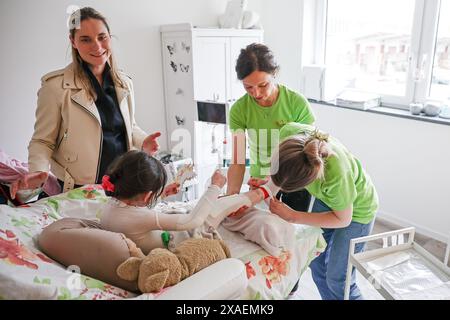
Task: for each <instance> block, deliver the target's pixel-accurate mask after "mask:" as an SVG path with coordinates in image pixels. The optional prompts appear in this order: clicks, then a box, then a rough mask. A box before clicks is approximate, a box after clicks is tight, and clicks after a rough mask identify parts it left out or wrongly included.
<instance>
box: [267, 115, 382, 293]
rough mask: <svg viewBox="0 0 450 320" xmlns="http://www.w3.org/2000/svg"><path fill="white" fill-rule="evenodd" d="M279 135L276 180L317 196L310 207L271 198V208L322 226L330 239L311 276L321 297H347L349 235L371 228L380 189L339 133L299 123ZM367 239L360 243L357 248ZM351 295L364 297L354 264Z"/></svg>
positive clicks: (287, 188)
mask: <svg viewBox="0 0 450 320" xmlns="http://www.w3.org/2000/svg"><path fill="white" fill-rule="evenodd" d="M280 139H284V141H282V142H281V144H280V145H279V150H278V152H276V153H275V154H274V157H273V159H272V167H273V168H274V169H273V172H272V174H271V180H272V183H273V184H274V185H276V186H278V187H279V188H280V189H281V190H282V191H285V192H293V191H296V190H300V189H306V190H307V191H308V192H309V193H310V194H311V195H313V196H314V197H315V198H316V201H315V203H314V206H313V207H312V210H311V211H312V212H311V213H308V212H303V211H296V210H294V209H292V208H290V207H288V206H287V205H286V204H284V203H283V202H281V201H279V200H277V199H275V198H272V199H271V201H270V211H271V212H272V213H274V214H276V215H278V216H280V217H281V218H283V219H284V220H286V221H289V222H291V223H300V224H307V225H313V226H317V227H321V228H322V229H323V231H324V233H323V235H324V237H325V240H326V241H327V244H328V245H327V248H326V250H325V251H324V252H323V253H322V254H321V255H320V256H319V257H317V258H316V259H315V260H313V262H312V263H311V265H310V267H311V271H312V276H313V279H314V282H315V283H316V285H317V288H318V289H319V292H320V294H321V296H322V299H326V300H334V299H343V298H344V286H345V278H346V270H347V259H348V251H349V243H350V239H352V238H357V237H362V236H366V235H368V234H370V232H371V230H372V226H373V222H374V219H375V214H376V211H377V209H378V196H377V192H376V190H375V187H374V185H373V183H372V181H371V179H370V177H369V175H368V174H367V173H366V172H365V170H364V169H363V167H362V165H361V163H360V161H359V160H358V159H356V158H355V157H354V156H353V155H352V154H351V153H350V152H349V151H348V150H347V149H346V148H345V146H344V145H342V144H341V143H340V142H339V141H338V140H337V139H335V138H333V137H330V136H328V135H326V134H324V133H321V132H319V131H318V130H316V129H315V128H314V127H312V126H309V125H304V124H299V123H289V124H287V125H285V126H284V127H283V128H282V129H281V131H280ZM274 164H277V165H278V170H276V171H275V168H276V167H277V166H276V165H274ZM318 212H320V214H319V213H318ZM364 245H365V244H358V245H357V246H356V252H361V251H363V250H364ZM350 299H362V295H361V293H360V291H359V289H358V286H357V285H356V282H355V270H353V272H352V283H351V289H350Z"/></svg>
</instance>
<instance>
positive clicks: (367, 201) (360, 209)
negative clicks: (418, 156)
mask: <svg viewBox="0 0 450 320" xmlns="http://www.w3.org/2000/svg"><path fill="white" fill-rule="evenodd" d="M314 130H315V128H314V127H313V126H309V125H302V124H299V123H289V124H287V125H285V126H284V127H283V128H282V129H281V131H280V141H281V140H284V139H286V138H288V137H290V136H293V135H296V134H302V133H306V134H309V133H312V132H313V131H314ZM328 145H329V146H330V148H331V150H332V151H333V153H334V154H333V155H331V156H329V157H328V158H327V159H326V160H325V170H324V171H325V172H324V178H323V179H317V180H315V181H313V182H312V183H310V184H309V185H307V186H306V187H305V188H306V190H308V192H309V193H311V194H312V195H313V196H315V197H316V198H317V199H320V200H322V201H323V202H324V203H325V204H326V205H328V206H329V207H330V208H331V209H333V210H344V209H346V208H348V207H349V206H350V204H353V215H352V221H355V222H359V223H362V224H367V223H369V222H371V221H372V220H373V218H374V217H375V214H376V212H377V209H378V195H377V191H376V190H375V186H374V185H373V183H372V180H371V179H370V176H369V175H368V174H367V173H366V172H365V171H364V169H363V168H362V166H361V163H360V162H359V160H358V159H356V158H355V157H354V156H353V155H352V154H351V153H350V152H349V151H348V150H347V148H346V147H345V146H344V145H343V144H341V143H340V142H339V141H338V140H337V139H335V138H333V137H331V136H330V137H329V138H328Z"/></svg>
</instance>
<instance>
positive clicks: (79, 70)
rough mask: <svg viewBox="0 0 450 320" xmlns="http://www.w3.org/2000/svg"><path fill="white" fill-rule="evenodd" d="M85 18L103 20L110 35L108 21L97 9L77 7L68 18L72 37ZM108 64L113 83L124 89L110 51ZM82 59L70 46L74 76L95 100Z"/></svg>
mask: <svg viewBox="0 0 450 320" xmlns="http://www.w3.org/2000/svg"><path fill="white" fill-rule="evenodd" d="M87 19H96V20H100V21H102V22H103V24H104V25H105V27H106V29H107V30H108V33H109V35H111V32H110V30H109V25H108V22H107V21H106V18H105V17H104V16H103V15H102V14H101V13H100V12H98V11H97V10H95V9H93V8H91V7H84V8H81V9H78V10H76V11H74V12H73V13H72V15H71V16H70V20H69V26H70V31H69V32H70V36H71V37H72V39H75V32H76V30H77V29H79V28H80V24H81V22H82V21H83V20H87ZM108 62H109V66H110V68H111V77H112V79H113V81H114V85H115V86H118V87H121V88H124V89H126V88H127V86H126V84H125V82H124V81H123V80H122V79H121V78H120V76H119V72H118V69H117V65H116V61H115V58H114V54H113V52H112V51H111V55H110V57H109V61H108ZM82 63H83V60H82V59H81V56H80V54H79V53H78V50H77V49H75V48H74V47H73V46H72V65H73V69H74V72H75V75H76V77H78V78H79V79H80V80H81V83H82V85H83V86H84V88H85V89H86V91H87V92H88V93H89V95H90V96H91V97H92V98H93V99H94V100H95V97H96V93H95V90H94V88H93V86H92V84H91V82H90V81H89V78H88V76H87V74H86V72H85V71H84V70H83V66H82Z"/></svg>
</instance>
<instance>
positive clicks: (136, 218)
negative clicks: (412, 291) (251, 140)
mask: <svg viewBox="0 0 450 320" xmlns="http://www.w3.org/2000/svg"><path fill="white" fill-rule="evenodd" d="M166 180H167V177H166V171H165V169H164V167H163V165H162V164H161V162H159V161H158V160H157V159H155V158H153V157H151V156H149V155H147V154H146V153H145V152H140V151H129V152H127V153H125V154H124V155H122V156H120V157H119V158H117V159H116V160H115V161H114V162H113V163H112V164H111V165H110V167H109V168H108V170H107V175H105V176H104V177H103V183H102V185H103V188H104V189H105V193H106V194H107V195H108V196H111V199H110V200H108V202H107V204H106V206H105V208H104V210H103V212H102V215H101V218H100V223H101V226H102V228H103V229H106V230H109V231H114V232H119V233H123V234H125V236H126V237H128V238H129V239H131V240H133V241H134V242H135V243H136V245H137V246H138V247H139V248H140V249H142V251H143V252H144V254H147V253H148V252H149V251H150V250H152V249H153V248H156V247H161V246H162V245H163V244H164V243H163V241H162V240H163V239H162V238H161V235H162V233H161V232H156V231H155V230H165V231H188V230H189V231H190V232H189V235H188V233H187V232H172V233H171V236H172V238H174V237H175V238H177V236H179V237H180V238H178V239H175V240H174V242H179V241H181V240H183V239H184V238H186V237H188V236H203V237H212V238H217V237H220V236H219V235H218V233H217V232H216V228H217V227H218V225H219V224H220V223H221V222H222V220H224V219H225V218H226V217H227V216H230V214H232V213H234V212H236V211H239V212H241V211H242V208H243V207H244V208H245V207H252V206H253V205H254V204H256V203H258V202H260V201H262V200H263V199H266V198H268V197H269V195H270V194H271V192H270V190H269V188H268V187H267V186H262V187H260V188H257V189H255V190H252V191H249V192H247V193H245V194H235V195H232V196H227V197H219V195H220V192H221V188H222V187H223V186H224V185H225V182H226V178H225V177H224V176H223V175H222V174H221V173H220V172H219V171H218V170H217V171H216V172H214V174H213V176H212V178H211V185H210V186H209V187H208V189H207V191H206V192H205V193H204V194H203V196H202V197H201V198H200V199H199V201H198V202H197V204H196V206H195V207H194V208H193V209H192V210H191V212H190V213H188V214H185V213H178V214H177V213H173V214H165V213H158V212H157V211H156V210H153V209H151V208H149V207H151V206H152V205H153V204H154V203H155V202H156V201H157V199H158V198H159V197H160V196H161V194H162V192H163V189H164V186H165V184H166V182H167V181H166ZM239 209H241V210H239ZM271 216H273V217H275V218H276V219H278V220H279V221H278V222H279V224H281V225H283V226H278V225H277V224H276V223H273V220H272V219H267V220H266V221H267V222H268V223H267V224H266V223H259V224H260V225H258V230H256V231H255V228H254V227H253V228H251V232H248V234H245V228H246V226H245V225H244V228H243V229H244V231H242V230H241V232H242V233H244V237H246V238H247V239H248V240H252V241H254V242H257V243H258V244H260V245H261V246H262V247H263V248H264V249H266V250H267V251H268V252H269V253H271V254H273V253H279V252H278V250H279V248H280V246H283V243H284V239H285V234H286V232H285V229H288V230H290V227H291V226H288V225H289V224H288V223H285V222H284V221H283V220H282V219H279V218H278V217H276V216H274V215H271ZM249 230H250V229H249Z"/></svg>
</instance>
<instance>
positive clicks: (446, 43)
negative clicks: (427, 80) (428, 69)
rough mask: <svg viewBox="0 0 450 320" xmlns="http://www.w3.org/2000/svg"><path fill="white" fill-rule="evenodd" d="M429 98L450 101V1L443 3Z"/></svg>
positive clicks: (444, 0)
mask: <svg viewBox="0 0 450 320" xmlns="http://www.w3.org/2000/svg"><path fill="white" fill-rule="evenodd" d="M429 97H430V99H435V100H450V0H442V1H441V9H440V13H439V24H438V32H437V37H436V42H435V50H434V60H433V70H432V76H431V86H430V92H429Z"/></svg>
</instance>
